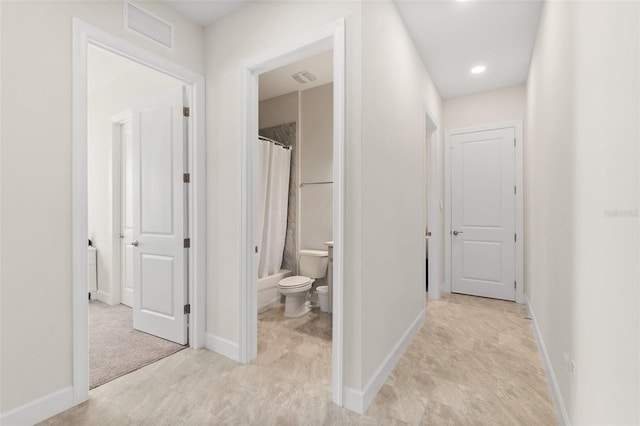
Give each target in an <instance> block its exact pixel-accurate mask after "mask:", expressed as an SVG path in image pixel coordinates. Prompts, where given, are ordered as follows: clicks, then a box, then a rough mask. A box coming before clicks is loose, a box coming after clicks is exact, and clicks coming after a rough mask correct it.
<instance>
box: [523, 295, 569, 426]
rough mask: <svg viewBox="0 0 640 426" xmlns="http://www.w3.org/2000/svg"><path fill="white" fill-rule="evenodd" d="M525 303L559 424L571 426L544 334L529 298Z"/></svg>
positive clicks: (525, 299)
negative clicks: (543, 337) (543, 338)
mask: <svg viewBox="0 0 640 426" xmlns="http://www.w3.org/2000/svg"><path fill="white" fill-rule="evenodd" d="M524 301H525V303H526V305H527V309H528V310H529V317H530V318H531V325H532V327H533V335H534V336H535V338H536V344H537V345H538V352H540V356H541V357H542V364H543V365H544V372H545V374H546V376H547V380H548V381H549V390H550V391H551V399H552V400H553V405H554V407H555V409H556V416H557V417H558V424H559V425H561V426H571V422H570V421H569V415H568V414H567V408H566V407H565V405H564V401H563V399H562V394H561V393H560V386H558V380H557V379H556V375H555V373H554V372H553V367H552V366H551V360H550V359H549V353H548V352H547V347H546V346H545V344H544V340H542V333H540V328H539V327H538V322H537V321H536V316H535V314H534V313H533V309H531V305H530V304H529V300H528V298H527V296H525V298H524Z"/></svg>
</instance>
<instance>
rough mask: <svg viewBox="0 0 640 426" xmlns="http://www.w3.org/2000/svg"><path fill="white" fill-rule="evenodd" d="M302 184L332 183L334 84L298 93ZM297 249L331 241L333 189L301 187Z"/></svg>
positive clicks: (323, 247) (315, 186)
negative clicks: (298, 245) (298, 246)
mask: <svg viewBox="0 0 640 426" xmlns="http://www.w3.org/2000/svg"><path fill="white" fill-rule="evenodd" d="M299 146H300V169H299V172H300V179H299V181H300V182H301V183H312V182H331V181H333V84H332V83H330V84H325V85H322V86H318V87H315V88H313V89H309V90H304V91H301V92H300V144H299ZM299 229H300V240H299V241H300V249H301V250H308V249H311V250H327V246H325V245H324V244H323V243H324V242H326V241H331V240H333V185H331V184H321V185H305V186H302V187H300V228H299Z"/></svg>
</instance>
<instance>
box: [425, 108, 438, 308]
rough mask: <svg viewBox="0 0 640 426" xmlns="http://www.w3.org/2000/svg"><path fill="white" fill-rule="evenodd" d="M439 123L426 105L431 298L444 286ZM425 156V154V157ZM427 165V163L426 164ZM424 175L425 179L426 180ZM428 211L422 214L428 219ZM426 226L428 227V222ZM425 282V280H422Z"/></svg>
mask: <svg viewBox="0 0 640 426" xmlns="http://www.w3.org/2000/svg"><path fill="white" fill-rule="evenodd" d="M439 127H440V126H439V125H438V123H437V122H436V120H435V118H434V115H433V114H432V113H431V111H429V108H428V107H427V106H426V105H424V128H425V138H426V139H427V146H426V147H425V149H428V151H429V156H428V162H429V164H428V167H427V173H428V174H429V181H428V182H429V183H428V185H429V194H428V197H429V203H428V205H429V232H431V236H430V237H429V242H428V244H429V283H430V284H431V285H430V286H429V299H439V298H440V288H441V286H442V283H441V278H440V277H442V268H441V265H442V260H441V259H442V252H441V247H442V243H441V241H442V213H441V210H440V205H441V202H442V193H441V188H442V185H441V182H440V161H439V160H440V151H439V145H440V138H439V134H440V132H439V131H438V129H439ZM422 158H424V155H423V157H422ZM425 166H426V165H425ZM424 180H425V179H424V177H423V181H424ZM426 216H427V215H426V212H425V214H423V215H422V217H423V218H425V220H426ZM424 228H425V229H426V223H425V226H424ZM422 281H423V282H424V280H422Z"/></svg>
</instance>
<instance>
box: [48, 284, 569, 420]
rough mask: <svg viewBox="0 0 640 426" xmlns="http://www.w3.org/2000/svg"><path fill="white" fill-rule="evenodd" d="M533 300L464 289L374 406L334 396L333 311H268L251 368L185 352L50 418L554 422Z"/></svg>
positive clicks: (435, 308)
mask: <svg viewBox="0 0 640 426" xmlns="http://www.w3.org/2000/svg"><path fill="white" fill-rule="evenodd" d="M526 317H527V312H526V308H525V307H524V306H522V305H517V304H515V303H511V302H504V301H498V300H491V299H483V298H477V297H471V296H462V295H445V297H443V298H442V299H441V300H437V301H428V303H427V316H426V321H425V323H424V325H423V326H422V328H421V329H420V331H419V332H418V334H417V336H416V338H415V339H414V341H413V342H412V343H411V345H410V346H409V348H408V349H407V351H406V353H405V355H404V356H403V357H402V359H401V360H400V361H399V363H398V365H397V366H396V368H395V369H394V371H393V372H392V374H391V376H390V377H389V378H388V380H387V382H386V383H385V384H384V386H383V387H382V389H381V391H380V393H379V394H378V396H377V397H376V399H375V400H374V402H373V404H372V405H371V407H370V408H369V410H368V411H367V412H366V414H365V415H362V416H361V415H358V414H355V413H353V412H350V411H349V410H346V409H344V408H340V407H337V406H335V405H334V404H333V403H331V396H330V384H331V337H330V336H331V319H330V316H329V315H328V314H324V313H321V312H317V310H314V311H313V312H311V313H310V314H309V315H307V316H305V317H303V318H298V319H293V320H290V319H285V318H284V316H283V315H282V308H281V307H280V308H276V309H273V310H271V311H267V312H265V313H262V314H260V315H259V326H258V333H259V336H258V340H259V344H258V351H259V356H258V359H257V360H256V361H254V362H253V363H252V364H250V365H241V364H238V363H236V362H234V361H231V360H229V359H227V358H224V357H222V356H220V355H217V354H215V353H213V352H210V351H208V350H184V351H181V352H178V353H177V354H174V355H171V356H169V357H167V358H165V359H163V360H160V361H158V362H156V363H154V364H151V365H149V366H146V367H144V368H142V369H140V370H138V371H135V372H133V373H131V374H128V375H126V376H123V377H120V378H118V379H116V380H114V381H112V382H110V383H107V384H105V385H103V386H100V387H98V388H96V389H94V390H92V391H91V392H90V399H89V401H87V402H85V403H83V404H81V405H79V406H77V407H74V408H71V409H69V410H67V411H65V412H64V413H61V414H59V415H57V416H55V417H53V418H51V419H49V420H47V421H45V422H43V424H45V425H127V424H136V425H137V424H140V425H205V424H208V425H246V424H256V425H405V424H410V425H443V424H451V425H455V424H460V425H553V424H557V420H556V416H555V413H554V409H553V404H552V402H551V399H550V395H549V390H548V386H547V382H546V378H545V375H544V370H543V367H542V364H541V360H540V356H539V354H538V351H537V348H536V345H535V341H534V337H533V332H532V329H531V324H530V321H529V320H528V319H527V318H526Z"/></svg>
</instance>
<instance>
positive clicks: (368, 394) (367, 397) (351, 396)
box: [342, 309, 425, 414]
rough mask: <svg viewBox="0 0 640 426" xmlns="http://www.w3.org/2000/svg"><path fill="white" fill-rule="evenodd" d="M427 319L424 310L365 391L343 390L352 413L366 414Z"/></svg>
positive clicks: (344, 401) (343, 398)
mask: <svg viewBox="0 0 640 426" xmlns="http://www.w3.org/2000/svg"><path fill="white" fill-rule="evenodd" d="M424 319H425V311H424V309H423V310H422V311H420V313H419V314H418V316H417V317H416V319H415V320H413V322H412V323H411V325H410V326H409V328H407V330H406V331H405V332H404V334H403V335H402V337H401V338H400V340H398V342H397V343H396V344H395V346H394V347H393V349H391V351H390V352H389V354H388V355H387V357H386V358H385V359H384V361H383V362H382V363H381V364H380V366H379V367H378V368H377V369H376V371H375V373H373V375H372V376H371V378H370V379H369V381H368V382H367V384H366V385H365V387H364V390H363V391H362V392H361V391H358V390H356V389H352V388H349V387H347V386H345V387H344V388H343V390H342V405H344V407H345V408H348V409H349V410H351V411H355V412H356V413H358V414H364V413H365V412H366V411H367V409H368V408H369V406H370V405H371V403H372V402H373V400H374V398H375V397H376V395H377V394H378V392H380V388H382V385H384V382H385V381H386V380H387V378H388V377H389V374H391V372H392V371H393V368H394V367H395V366H396V364H397V363H398V361H400V358H402V355H403V354H404V351H405V350H406V349H407V347H408V346H409V344H410V343H411V341H412V340H413V338H414V336H415V335H416V333H417V332H418V330H420V327H422V324H423V323H424Z"/></svg>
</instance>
